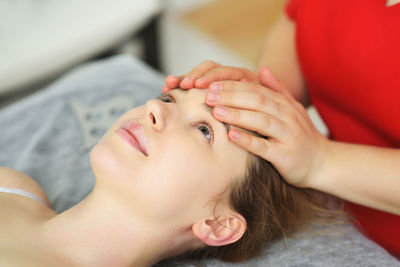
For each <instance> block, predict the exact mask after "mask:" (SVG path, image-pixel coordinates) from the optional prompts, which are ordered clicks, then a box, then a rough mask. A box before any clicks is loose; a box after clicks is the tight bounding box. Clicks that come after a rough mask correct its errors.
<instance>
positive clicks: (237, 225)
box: [192, 213, 246, 246]
mask: <svg viewBox="0 0 400 267" xmlns="http://www.w3.org/2000/svg"><path fill="white" fill-rule="evenodd" d="M192 231H193V234H194V235H195V236H196V237H197V238H198V239H199V240H201V241H202V242H203V243H205V244H207V245H209V246H223V245H227V244H231V243H234V242H236V241H237V240H239V239H240V238H241V237H242V236H243V234H244V232H245V231H246V220H245V219H244V218H243V216H242V215H240V214H239V213H234V214H233V215H232V217H228V218H219V219H216V218H215V219H204V220H201V221H198V222H196V223H195V224H193V225H192Z"/></svg>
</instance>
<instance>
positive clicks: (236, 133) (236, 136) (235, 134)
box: [230, 130, 240, 139]
mask: <svg viewBox="0 0 400 267" xmlns="http://www.w3.org/2000/svg"><path fill="white" fill-rule="evenodd" d="M230 133H231V134H230V136H231V137H232V138H233V139H239V138H240V134H239V133H238V132H237V131H232V130H231V131H230Z"/></svg>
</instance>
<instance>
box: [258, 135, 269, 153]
mask: <svg viewBox="0 0 400 267" xmlns="http://www.w3.org/2000/svg"><path fill="white" fill-rule="evenodd" d="M259 147H260V154H261V155H264V156H265V155H268V152H269V145H268V142H267V140H265V139H262V140H261V142H260V146H259Z"/></svg>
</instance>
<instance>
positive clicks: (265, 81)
mask: <svg viewBox="0 0 400 267" xmlns="http://www.w3.org/2000/svg"><path fill="white" fill-rule="evenodd" d="M258 76H259V79H260V83H261V84H262V85H264V86H265V87H268V88H270V89H271V90H274V91H276V92H278V93H281V94H283V95H285V96H286V97H289V98H290V99H291V98H292V95H291V94H290V92H289V90H287V88H286V86H284V85H283V84H282V82H281V81H279V80H278V78H276V77H275V76H274V75H273V74H272V72H271V71H270V70H269V69H268V68H267V67H262V68H261V69H260V71H259V75H258Z"/></svg>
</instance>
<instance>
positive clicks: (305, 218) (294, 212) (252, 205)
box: [175, 154, 344, 262]
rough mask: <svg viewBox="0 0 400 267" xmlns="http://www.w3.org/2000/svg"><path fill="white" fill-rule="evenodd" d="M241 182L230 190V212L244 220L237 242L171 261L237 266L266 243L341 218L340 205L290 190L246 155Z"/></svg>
mask: <svg viewBox="0 0 400 267" xmlns="http://www.w3.org/2000/svg"><path fill="white" fill-rule="evenodd" d="M247 163H248V164H247V166H248V168H247V171H246V174H245V177H244V179H237V180H240V181H241V182H235V183H233V184H232V185H231V187H230V192H229V203H230V205H231V208H232V209H234V210H235V211H237V212H238V213H240V214H241V215H242V216H243V217H244V218H245V220H246V223H247V229H246V231H245V233H244V235H243V236H242V238H241V239H239V240H238V241H237V242H235V243H232V244H229V245H225V246H220V247H212V246H206V247H204V248H200V249H197V250H195V251H190V252H187V253H185V254H184V255H181V256H180V257H179V258H175V260H179V259H183V258H190V259H204V258H210V257H212V258H217V259H221V260H223V261H228V262H240V261H243V260H246V259H248V258H251V257H254V256H257V255H259V254H260V253H261V252H262V251H263V250H264V249H265V245H266V244H267V243H268V242H271V241H273V240H276V239H280V238H286V237H287V236H289V235H291V234H292V233H293V232H294V231H295V230H298V229H299V228H301V227H302V226H304V225H305V224H306V223H307V222H310V221H315V220H320V221H324V222H330V221H333V220H336V219H337V218H343V217H344V216H343V215H344V212H343V211H342V210H341V208H340V205H339V204H340V203H341V202H340V201H338V200H337V199H334V198H332V197H330V196H328V195H326V194H323V193H320V192H317V191H315V190H311V189H302V188H297V187H294V186H292V185H290V184H288V183H287V182H285V180H284V179H283V178H282V177H281V175H280V174H279V172H278V171H277V170H276V169H275V167H274V166H272V164H271V163H269V162H268V161H266V160H264V159H262V158H261V157H258V156H255V155H252V154H249V157H248V162H247Z"/></svg>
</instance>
